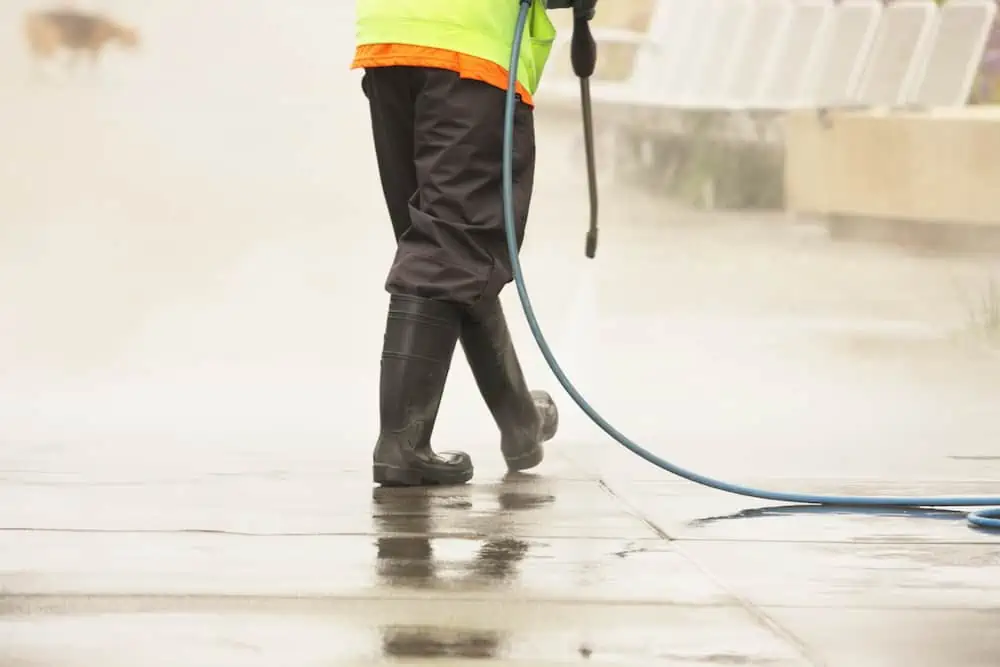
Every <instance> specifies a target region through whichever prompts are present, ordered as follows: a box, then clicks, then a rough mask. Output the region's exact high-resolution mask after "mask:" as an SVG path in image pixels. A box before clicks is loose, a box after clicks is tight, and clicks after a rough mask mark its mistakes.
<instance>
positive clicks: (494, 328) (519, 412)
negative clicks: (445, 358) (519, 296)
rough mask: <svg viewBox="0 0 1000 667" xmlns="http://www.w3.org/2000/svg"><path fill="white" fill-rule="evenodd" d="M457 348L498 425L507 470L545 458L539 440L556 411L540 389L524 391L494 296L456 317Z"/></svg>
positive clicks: (554, 425)
mask: <svg viewBox="0 0 1000 667" xmlns="http://www.w3.org/2000/svg"><path fill="white" fill-rule="evenodd" d="M461 341H462V347H463V348H464V349H465V356H466V358H467V359H468V360H469V367H470V368H471V369H472V374H473V376H474V377H475V378H476V384H478V385H479V392H480V393H481V394H482V395H483V400H485V401H486V405H487V407H489V409H490V412H491V413H492V414H493V419H494V420H495V421H496V423H497V426H498V427H499V428H500V436H501V437H500V449H501V451H502V452H503V457H504V460H505V461H506V462H507V467H508V468H509V469H510V470H511V471H515V472H516V471H520V470H528V469H529V468H534V467H535V466H537V465H538V464H539V463H541V462H542V459H543V458H544V457H545V451H544V449H543V447H542V443H544V442H546V441H548V440H551V439H552V437H553V436H554V435H555V434H556V430H557V429H558V427H559V411H558V410H557V409H556V404H555V402H554V401H553V400H552V396H550V395H549V393H548V392H545V391H530V390H529V389H528V386H527V384H526V383H525V380H524V373H523V371H522V370H521V364H520V362H519V361H518V359H517V352H515V350H514V342H513V341H512V340H511V338H510V331H509V330H508V329H507V319H506V318H505V317H504V314H503V307H502V306H501V305H500V299H493V300H491V301H487V302H484V303H480V304H478V305H477V306H476V307H475V308H472V309H469V310H466V311H465V312H464V313H463V315H462V333H461Z"/></svg>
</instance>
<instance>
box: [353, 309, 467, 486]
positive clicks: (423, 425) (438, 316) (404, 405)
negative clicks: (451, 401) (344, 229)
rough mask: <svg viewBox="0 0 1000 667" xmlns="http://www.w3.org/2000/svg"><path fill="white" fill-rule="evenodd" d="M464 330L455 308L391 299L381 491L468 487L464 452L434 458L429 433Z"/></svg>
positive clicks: (377, 466)
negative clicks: (438, 485)
mask: <svg viewBox="0 0 1000 667" xmlns="http://www.w3.org/2000/svg"><path fill="white" fill-rule="evenodd" d="M460 326H461V311H460V309H459V308H458V307H457V306H454V305H452V304H449V303H445V302H442V301H434V300H431V299H423V298H420V297H413V296H404V295H396V294H394V295H392V297H391V299H390V301H389V314H388V317H387V319H386V325H385V340H384V342H383V346H382V372H381V379H380V382H379V420H380V433H379V438H378V442H377V443H376V445H375V452H374V455H373V467H372V476H373V478H374V480H375V483H376V484H381V485H383V486H427V485H435V484H464V483H465V482H468V481H469V480H470V479H472V461H471V459H470V458H469V455H468V454H466V453H465V452H441V453H437V454H436V453H434V451H433V450H432V449H431V446H430V438H431V431H432V430H433V428H434V420H435V419H436V418H437V412H438V407H439V406H440V405H441V395H442V393H444V384H445V380H446V379H447V377H448V369H449V367H450V366H451V358H452V354H453V353H454V351H455V343H456V342H457V340H458V335H459V329H460Z"/></svg>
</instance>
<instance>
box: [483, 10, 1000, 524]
mask: <svg viewBox="0 0 1000 667" xmlns="http://www.w3.org/2000/svg"><path fill="white" fill-rule="evenodd" d="M519 4H520V12H519V14H518V17H517V25H516V27H515V30H514V43H513V45H512V46H513V48H512V50H511V56H510V68H509V76H508V85H507V101H506V106H505V113H504V138H503V200H504V227H505V229H506V232H507V249H508V252H509V254H510V262H511V266H512V267H513V274H514V284H515V285H516V287H517V295H518V297H519V298H520V301H521V307H522V308H523V310H524V316H525V318H527V321H528V326H529V328H530V329H531V335H532V336H533V337H534V338H535V341H536V342H537V343H538V348H539V349H540V350H541V352H542V356H544V357H545V361H546V363H547V364H548V365H549V368H551V369H552V373H553V374H554V375H555V376H556V379H557V380H558V381H559V384H560V385H562V387H563V389H565V390H566V393H568V394H569V395H570V397H571V398H572V399H573V401H574V402H575V403H576V404H577V405H578V406H579V407H580V409H581V410H583V412H584V413H585V414H586V415H587V416H588V417H589V418H590V419H591V421H593V422H594V423H595V424H597V426H598V427H600V428H601V430H603V431H604V432H605V433H607V434H608V435H609V436H611V438H613V439H614V440H615V441H616V442H618V443H619V444H620V445H622V446H623V447H625V449H627V450H629V451H630V452H632V453H633V454H635V455H636V456H638V457H640V458H642V459H645V460H646V461H648V462H649V463H651V464H653V465H654V466H656V467H657V468H660V469H661V470H665V471H666V472H669V473H672V474H674V475H677V476H678V477H681V478H683V479H686V480H689V481H691V482H694V483H695V484H701V485H703V486H707V487H710V488H713V489H718V490H719V491H725V492H727V493H734V494H737V495H740V496H747V497H750V498H759V499H761V500H772V501H778V502H783V503H793V504H806V505H828V506H837V507H842V508H855V509H858V510H862V509H869V510H870V509H873V508H876V509H877V508H890V507H894V508H900V507H902V508H912V509H915V510H916V509H921V508H929V507H984V506H993V507H989V508H988V509H981V510H978V511H973V512H969V513H968V514H967V515H966V518H967V519H968V522H969V525H970V526H971V527H973V528H979V529H989V530H997V529H1000V496H996V497H989V496H981V497H974V496H973V497H965V496H950V497H949V496H944V497H920V496H886V497H878V496H821V495H814V494H809V493H788V492H781V491H766V490H762V489H755V488H753V487H749V486H743V485H740V484H733V483H731V482H725V481H722V480H718V479H714V478H712V477H707V476H705V475H701V474H699V473H696V472H694V471H692V470H687V469H685V468H682V467H680V466H678V465H675V464H673V463H671V462H670V461H667V460H666V459H663V458H661V457H659V456H657V455H656V454H653V453H652V452H650V451H649V450H647V449H645V448H644V447H642V446H640V445H639V444H637V443H636V442H634V441H632V440H631V439H629V438H628V437H626V436H625V435H624V434H623V433H621V432H620V431H619V430H618V429H616V428H615V427H614V426H612V425H611V424H610V423H608V421H607V420H605V419H604V417H602V416H601V414H600V413H599V412H597V410H595V409H594V407H593V406H592V405H590V403H588V402H587V399H586V398H584V397H583V396H582V395H581V394H580V392H579V391H578V390H577V388H576V387H575V386H574V385H573V383H572V382H570V380H569V378H568V377H567V376H566V373H565V372H564V371H563V369H562V367H561V366H560V365H559V362H557V361H556V358H555V355H554V354H553V353H552V348H551V347H549V344H548V342H547V341H546V340H545V335H544V334H543V333H542V330H541V327H540V326H539V324H538V318H537V317H535V311H534V308H533V307H532V305H531V298H530V297H529V296H528V289H527V287H526V286H525V284H524V273H523V271H522V270H521V261H520V258H519V257H518V250H517V236H516V233H515V227H514V176H513V158H514V108H515V105H516V103H517V101H516V84H517V66H518V60H519V55H520V51H521V42H522V41H523V39H524V30H525V26H526V24H527V19H528V11H529V9H530V7H531V0H521V1H520V3H519Z"/></svg>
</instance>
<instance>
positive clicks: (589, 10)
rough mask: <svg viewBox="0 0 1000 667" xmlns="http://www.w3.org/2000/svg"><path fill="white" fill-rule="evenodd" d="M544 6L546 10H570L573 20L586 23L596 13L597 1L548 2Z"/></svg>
mask: <svg viewBox="0 0 1000 667" xmlns="http://www.w3.org/2000/svg"><path fill="white" fill-rule="evenodd" d="M545 6H546V8H547V9H572V10H573V18H582V19H585V20H587V21H589V20H590V19H592V18H594V14H595V13H597V0H548V1H547V2H546V3H545Z"/></svg>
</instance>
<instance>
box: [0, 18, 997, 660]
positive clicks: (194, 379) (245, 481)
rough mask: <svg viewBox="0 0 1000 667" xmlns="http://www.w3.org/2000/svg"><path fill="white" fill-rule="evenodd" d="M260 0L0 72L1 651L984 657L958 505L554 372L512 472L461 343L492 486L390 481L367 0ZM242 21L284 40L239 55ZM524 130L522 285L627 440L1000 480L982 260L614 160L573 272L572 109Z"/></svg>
mask: <svg viewBox="0 0 1000 667" xmlns="http://www.w3.org/2000/svg"><path fill="white" fill-rule="evenodd" d="M345 4H349V3H345ZM250 5H252V9H253V11H248V10H247V9H246V6H244V8H243V9H241V10H240V11H236V10H235V9H233V8H232V7H229V6H228V5H224V4H222V3H219V4H218V5H213V6H211V7H209V6H207V5H205V4H203V3H200V4H198V6H197V12H196V11H195V7H194V4H191V3H188V4H185V3H184V2H181V3H176V2H175V3H161V2H150V3H148V4H145V5H143V9H142V10H141V11H137V10H135V9H134V8H133V9H132V11H133V12H136V13H134V15H133V16H132V17H131V18H133V19H135V21H137V22H139V23H140V24H141V25H144V26H146V32H147V34H148V35H149V39H148V43H147V46H146V48H145V50H144V52H143V53H142V54H140V55H138V56H137V57H136V58H134V59H131V60H129V59H126V58H118V59H114V58H112V59H109V61H108V63H107V67H106V68H105V69H104V70H103V71H102V72H101V75H100V76H99V77H95V78H94V79H92V80H88V79H79V78H78V79H72V80H68V81H63V82H52V83H49V84H37V83H29V82H28V80H26V79H25V78H24V77H23V76H22V74H23V69H19V67H20V65H21V64H23V63H21V61H20V60H19V59H18V57H12V58H9V59H0V62H3V63H4V64H3V65H0V85H2V86H3V87H4V88H3V90H4V93H5V95H7V97H5V103H4V104H2V105H0V120H2V124H0V127H3V128H7V129H4V130H2V131H0V140H2V146H3V150H2V151H0V154H3V155H5V156H16V160H7V159H5V160H0V173H2V176H3V179H4V183H5V185H4V190H3V195H4V196H3V197H0V237H2V238H3V245H2V246H0V368H2V369H3V371H2V374H0V664H3V665H5V666H7V665H10V666H18V667H20V666H22V665H23V666H26V667H42V666H45V667H50V666H52V667H54V666H56V665H58V666H60V667H63V666H68V667H74V666H76V665H79V666H81V667H82V666H84V665H87V666H89V665H94V664H101V665H107V666H109V667H115V666H119V665H121V666H125V665H168V664H169V665H211V666H212V667H223V666H226V665H254V664H268V665H273V664H286V665H320V664H322V665H326V666H332V665H361V664H372V663H378V662H382V661H397V662H402V663H403V664H405V663H406V662H407V661H413V662H417V661H421V660H426V659H431V664H441V665H448V664H451V665H457V664H471V663H472V662H474V661H480V660H482V659H485V658H490V659H493V660H494V661H496V662H497V663H498V664H523V665H549V664H566V663H576V662H580V663H583V662H593V663H599V664H627V665H645V664H662V665H671V666H685V665H764V666H786V665H796V666H798V665H803V666H804V665H832V666H834V667H841V666H843V667H894V666H895V665H907V666H908V667H951V666H952V665H962V666H963V667H987V666H989V667H992V666H993V665H996V664H997V663H998V662H1000V638H998V635H997V633H996V632H995V625H996V622H997V617H998V611H997V610H998V608H1000V584H998V583H997V582H998V581H1000V578H998V577H997V576H996V575H997V573H998V571H1000V562H998V559H1000V555H998V554H1000V544H998V538H996V537H994V536H992V535H988V534H984V533H978V532H975V531H972V530H969V529H968V528H967V527H966V526H965V524H964V522H963V520H962V516H961V514H959V513H949V512H936V513H929V514H927V515H913V514H903V513H899V512H895V513H883V514H878V513H871V514H863V515H848V514H843V513H838V512H829V511H826V512H819V511H816V510H806V509H803V508H781V507H778V508H772V507H768V506H767V504H766V503H759V502H757V501H752V500H747V499H741V498H736V497H732V496H726V495H722V494H719V493H717V492H712V491H709V490H706V489H702V488H698V487H695V486H692V485H690V484H687V483H684V482H680V481H678V480H675V479H671V478H667V477H666V476H665V475H663V474H662V473H660V472H658V471H656V470H654V469H652V468H650V467H649V466H648V465H646V464H643V463H642V462H640V461H638V460H637V459H635V458H634V457H632V456H631V455H629V454H628V453H627V452H624V451H623V450H621V449H620V448H618V447H617V446H615V445H613V444H612V443H610V442H609V441H608V440H607V438H606V437H604V436H603V434H601V433H600V432H599V431H598V430H597V429H596V428H595V427H594V426H592V425H591V424H589V423H588V422H587V421H586V419H585V418H584V417H583V416H582V415H580V414H579V412H578V411H576V410H574V409H573V408H572V406H571V405H570V404H569V399H568V397H567V396H565V394H562V393H561V392H560V393H558V397H559V399H560V401H561V405H562V413H563V414H562V431H561V433H560V435H559V437H558V438H557V440H556V441H555V442H554V443H553V445H552V447H551V448H550V454H549V457H548V459H547V460H546V462H545V464H544V465H543V467H541V468H540V469H539V470H538V473H537V474H536V475H523V476H518V477H516V478H505V477H504V474H503V470H502V465H501V459H500V455H499V451H498V446H497V442H496V435H495V433H494V429H493V427H492V424H491V423H490V419H489V415H488V413H487V411H486V409H485V408H484V407H483V405H482V404H481V401H480V400H479V398H478V396H477V394H476V391H475V387H474V383H473V381H472V378H471V375H470V373H469V371H468V369H467V368H466V367H465V364H464V363H462V362H461V361H458V362H457V363H456V365H455V368H454V369H453V371H452V375H451V377H450V379H449V389H448V392H447V394H446V397H445V401H444V404H443V407H442V414H441V417H440V419H439V423H438V428H437V432H436V441H437V442H438V443H439V446H442V447H458V446H461V447H466V448H467V449H468V450H469V451H470V452H471V453H472V455H473V458H474V460H475V463H476V467H477V475H476V479H475V483H474V484H472V485H470V486H467V487H462V488H455V489H437V490H432V491H429V492H422V491H375V492H373V489H372V488H371V485H370V483H369V474H370V472H369V467H368V461H369V458H368V457H369V447H370V445H371V442H372V438H373V435H374V428H375V418H376V409H375V408H376V404H375V397H376V382H377V375H376V369H377V359H378V352H379V344H380V341H381V328H380V327H381V325H382V322H383V317H384V313H383V308H384V304H385V298H384V295H383V293H382V290H381V283H382V280H383V277H384V270H385V267H386V263H387V261H388V260H389V257H390V256H391V254H390V253H391V246H390V241H391V239H390V236H389V230H388V226H387V225H386V224H385V222H384V219H383V217H384V214H383V211H382V204H381V201H380V200H379V192H378V184H377V180H376V179H375V177H374V171H373V169H374V164H373V160H372V156H371V153H370V147H369V146H368V138H367V134H366V131H367V130H366V125H365V124H366V122H367V121H366V119H365V116H364V106H363V100H362V99H360V94H359V92H358V90H357V87H356V86H357V81H356V77H353V76H352V75H350V74H347V73H345V72H343V70H342V65H343V63H344V62H345V61H346V59H347V57H348V56H349V51H350V47H349V33H350V23H349V21H350V17H349V8H338V7H337V6H331V7H325V8H323V9H322V10H320V9H317V8H316V7H313V6H311V5H308V6H307V4H306V3H299V2H288V3H284V4H283V5H281V6H280V7H279V6H275V5H273V3H263V2H251V3H250ZM12 6H13V5H10V6H8V9H9V7H12ZM234 7H235V5H234ZM119 9H124V7H119ZM3 11H4V12H5V15H6V14H12V12H11V11H8V10H7V9H5V10H3ZM8 18H9V17H8ZM234 26H235V27H236V28H238V29H239V31H240V32H241V34H242V35H243V36H244V37H243V39H241V44H253V43H264V42H267V43H269V44H271V45H272V46H271V48H270V49H269V50H267V49H262V50H255V49H249V48H240V49H235V50H233V51H231V52H228V53H227V54H225V56H222V55H219V51H218V48H217V40H218V34H219V31H220V30H222V31H223V32H224V31H225V30H231V29H233V28H234ZM3 39H6V38H0V47H3V48H6V46H5V44H6V43H5V42H4V41H3ZM181 43H183V45H184V48H183V49H180V48H179V45H180V44H181ZM11 48H12V49H13V47H11ZM5 53H7V52H6V51H5ZM10 53H11V54H15V51H11V52H10ZM247 72H253V73H254V76H252V77H251V76H248V75H247ZM223 84H224V85H223ZM68 110H71V111H72V113H67V111H68ZM14 127H16V128H18V130H17V131H16V132H14V131H11V129H10V128H14ZM539 142H540V154H541V160H542V162H541V165H540V168H539V186H538V187H539V189H538V197H537V199H536V203H535V205H534V210H533V223H532V229H531V231H530V234H529V238H528V243H527V247H526V249H525V253H524V263H525V270H526V273H527V277H528V280H529V281H530V282H531V288H532V295H533V299H534V304H535V308H536V311H537V312H538V313H539V316H540V317H541V320H542V324H543V326H544V327H545V328H546V331H547V332H550V335H551V339H552V343H553V345H554V347H555V349H556V352H557V355H558V357H559V360H560V362H561V363H562V364H563V365H564V367H565V368H566V370H567V371H568V372H569V374H570V376H571V377H572V378H573V379H574V380H575V381H576V382H578V383H579V385H580V388H581V390H582V391H583V392H584V393H585V394H586V395H587V396H588V397H590V398H591V399H592V400H593V402H594V404H595V406H596V407H597V408H598V409H599V410H601V411H602V412H604V413H605V414H606V415H607V416H608V417H609V418H610V419H611V420H612V421H613V422H615V423H616V424H618V425H620V426H621V428H622V429H623V430H625V431H626V432H627V433H628V434H629V435H631V436H632V437H634V438H636V439H637V440H639V441H641V442H643V443H645V444H648V445H649V446H650V447H651V448H652V449H654V450H655V451H657V452H658V453H660V454H663V455H665V456H669V457H670V458H672V459H676V460H677V461H678V462H679V463H682V464H683V465H686V466H690V467H692V468H694V469H697V470H699V471H701V472H707V473H711V474H715V475H719V476H720V477H725V478H727V479H734V480H738V481H741V482H745V483H751V484H755V485H759V486H763V487H769V488H779V489H783V490H802V491H810V492H831V493H864V494H904V493H905V494H910V493H920V494H938V493H940V494H945V493H947V494H950V495H953V494H973V493H975V494H984V493H986V494H988V493H994V494H997V493H1000V486H998V484H997V479H998V477H1000V456H998V455H997V450H996V442H998V438H1000V419H998V418H996V408H995V406H996V405H998V400H1000V374H998V373H997V370H998V366H1000V358H998V356H997V353H996V351H995V348H991V347H990V346H989V345H988V344H987V341H986V340H985V338H986V337H985V335H984V334H985V332H984V331H983V330H981V329H982V327H980V326H978V324H977V321H978V316H977V313H978V311H977V310H976V309H977V308H978V306H977V304H978V303H980V301H979V300H980V299H981V297H982V295H983V293H984V290H985V286H986V285H987V284H988V281H989V280H990V278H991V276H993V275H994V273H995V272H996V270H997V268H998V266H997V262H996V260H995V259H991V258H988V257H987V258H981V257H954V256H951V257H946V256H928V255H917V254H914V253H911V252H906V251H902V250H899V249H893V248H886V247H874V246H862V245H847V244H834V243H831V242H830V241H829V240H828V239H827V238H826V237H825V236H824V235H823V234H821V233H818V232H817V231H816V230H815V229H814V228H811V227H808V226H802V225H791V224H789V222H788V221H784V220H777V219H772V218H759V219H751V217H750V216H743V215H703V214H692V213H689V212H682V211H677V210H674V209H673V208H671V206H670V205H669V204H668V203H665V202H663V201H662V200H660V199H658V198H656V197H650V196H648V195H647V194H644V193H642V192H637V191H635V190H633V189H629V188H626V187H618V186H616V187H613V188H612V187H607V188H606V190H605V192H604V195H603V200H602V201H603V211H604V212H605V213H604V224H603V231H602V247H601V249H600V254H599V256H598V259H597V260H596V261H593V262H588V261H586V260H584V259H583V257H582V254H583V253H582V248H583V232H584V231H585V220H586V210H585V205H586V201H585V198H583V197H580V196H579V194H580V192H581V187H582V181H581V180H580V176H581V173H582V169H581V168H579V165H575V164H572V163H571V162H570V161H569V160H568V159H567V156H569V155H572V150H571V143H572V136H571V135H569V134H567V132H566V128H565V127H558V126H553V125H549V124H545V123H543V125H542V127H541V128H540V137H539ZM506 298H507V303H508V306H509V308H508V310H509V313H510V316H511V319H512V326H513V328H514V330H515V335H516V336H517V339H518V341H519V344H520V348H521V354H522V356H523V361H524V365H525V366H526V369H527V371H528V373H529V375H530V376H531V377H532V378H533V382H534V384H536V385H537V386H540V387H548V388H552V387H553V386H554V381H553V380H551V379H550V378H551V376H550V375H549V374H548V372H547V371H546V370H545V368H544V366H543V363H542V360H541V358H540V355H539V354H538V353H537V352H535V351H534V349H533V348H532V347H531V344H530V340H529V338H528V334H527V331H526V328H525V327H524V325H523V322H522V321H521V318H520V317H519V316H518V315H517V313H518V311H517V305H516V301H515V300H514V294H513V293H510V294H507V295H506Z"/></svg>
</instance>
